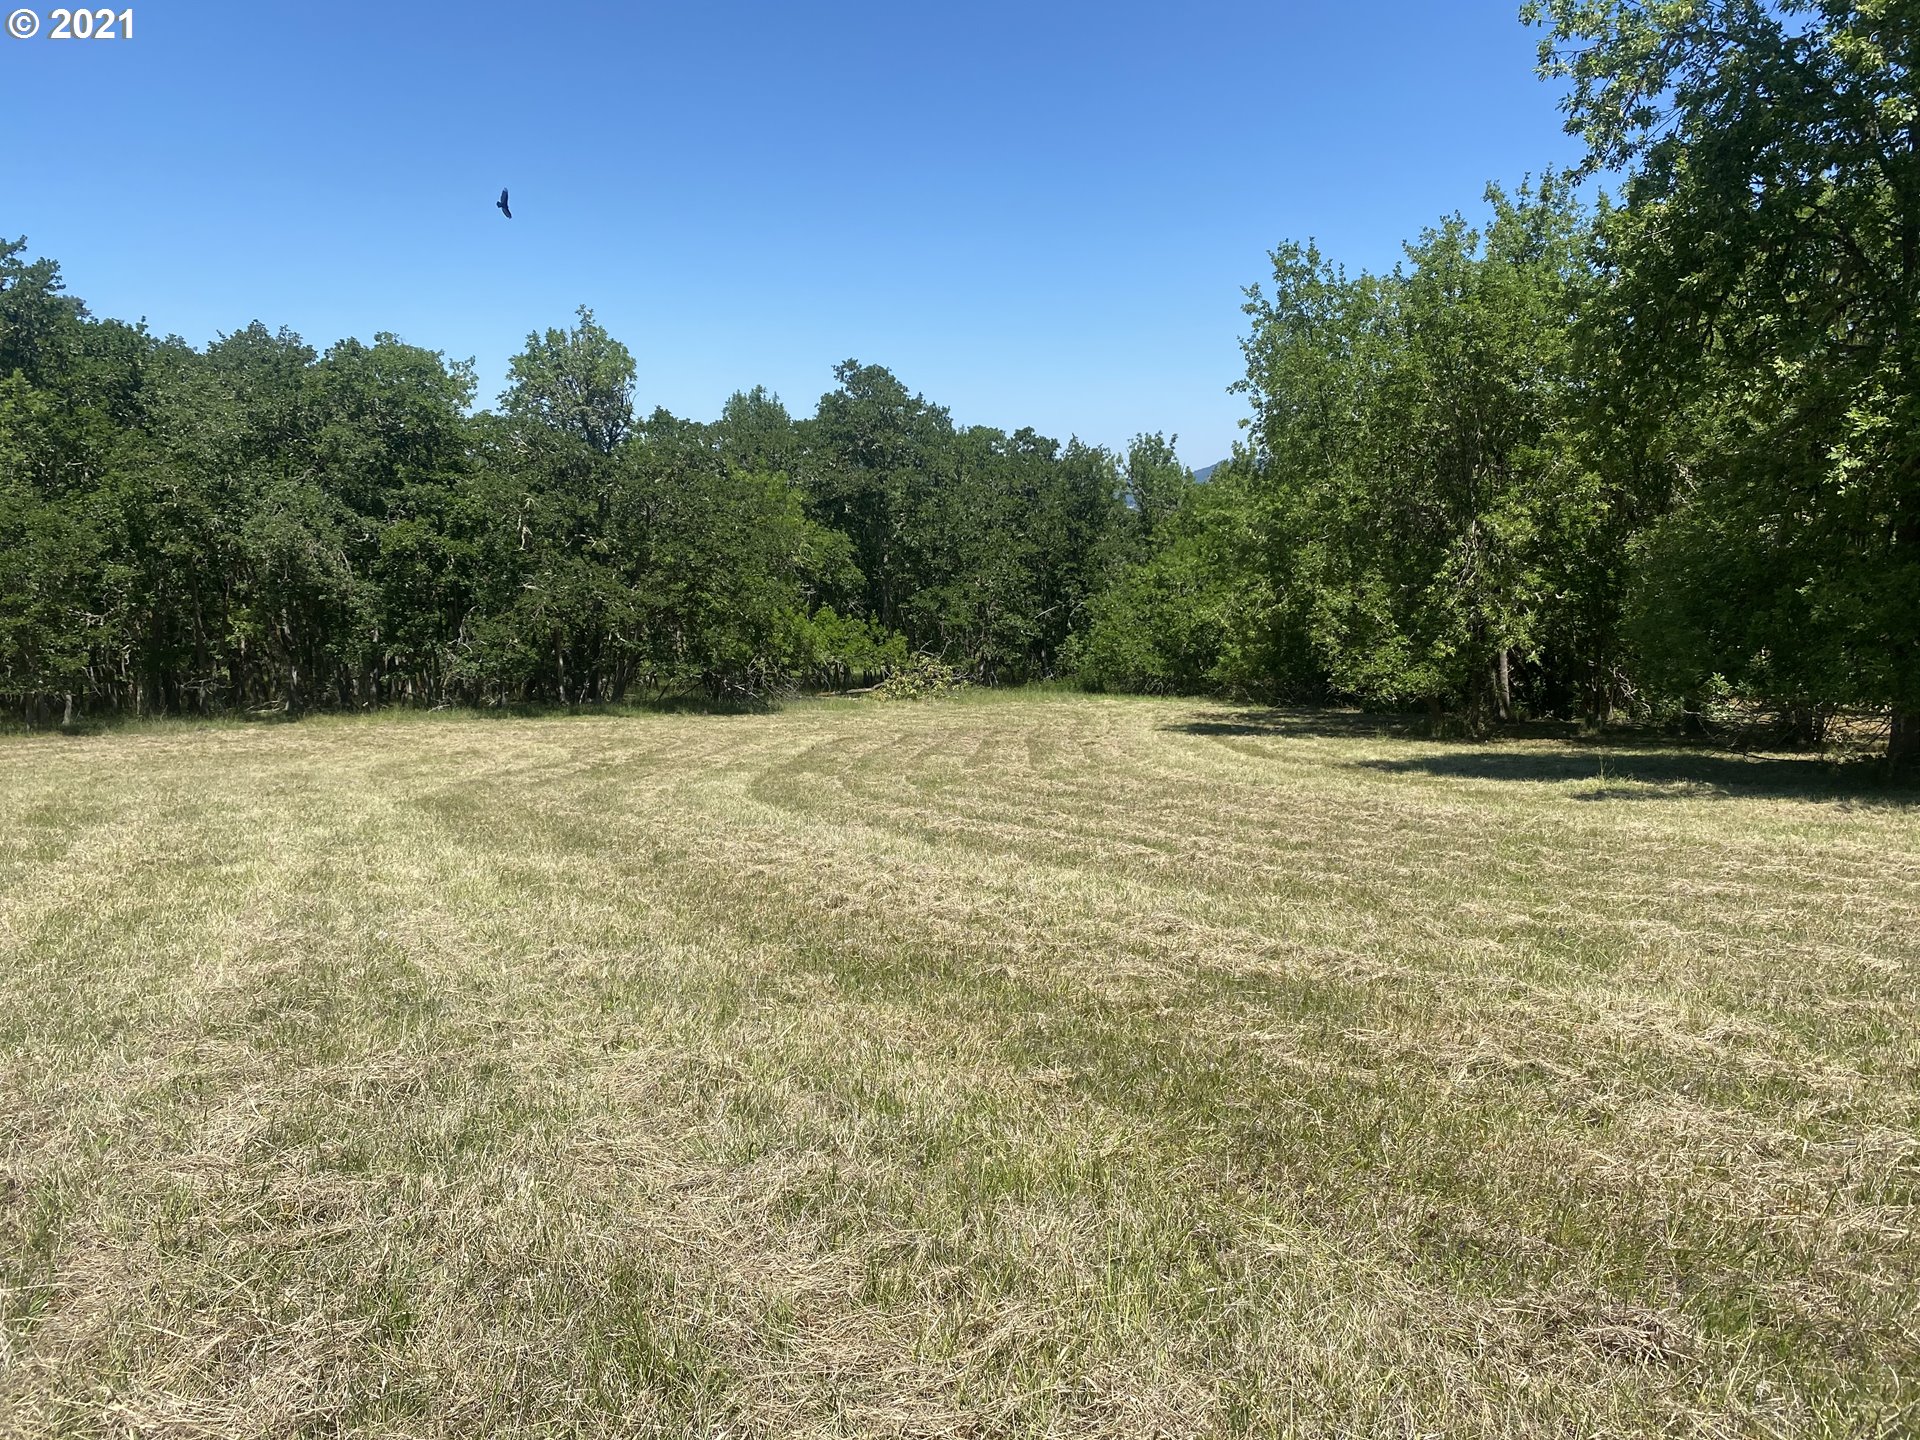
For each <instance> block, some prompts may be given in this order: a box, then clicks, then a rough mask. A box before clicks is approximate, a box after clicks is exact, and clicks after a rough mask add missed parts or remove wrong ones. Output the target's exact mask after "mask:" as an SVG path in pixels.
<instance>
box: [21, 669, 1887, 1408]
mask: <svg viewBox="0 0 1920 1440" xmlns="http://www.w3.org/2000/svg"><path fill="white" fill-rule="evenodd" d="M1916 800H1917V797H1916V794H1915V792H1913V791H1912V790H1906V791H1889V790H1876V789H1874V788H1872V787H1871V786H1870V785H1866V784H1863V783H1861V782H1859V781H1857V780H1853V779H1849V778H1847V777H1846V775H1845V774H1843V773H1837V772H1835V771H1834V770H1833V769H1831V768H1830V767H1828V766H1826V765H1824V764H1823V763H1821V762H1819V761H1817V760H1810V759H1794V758H1787V757H1758V756H1754V757H1748V756H1737V755H1730V754H1723V753H1711V752H1702V751H1692V750H1686V749H1680V748H1662V747H1659V746H1654V745H1630V744H1626V743H1614V744H1609V745H1604V746H1603V745H1597V744H1590V743H1581V742H1576V741H1571V740H1556V739H1533V740H1510V741H1504V742H1500V743H1496V744H1490V745H1484V746H1475V745H1469V744H1466V743H1463V742H1443V741H1425V740H1418V739H1412V738H1407V737H1405V736H1402V735H1398V734H1396V733H1393V732H1392V731H1391V730H1390V729H1389V727H1388V726H1387V725H1386V724H1385V723H1384V722H1377V721H1374V720H1370V719H1366V718H1363V717H1359V716H1356V715H1348V714H1341V713H1337V712H1312V711H1298V712H1295V711H1270V710H1269V711H1262V710H1251V709H1238V708H1230V707H1225V706H1221V705H1210V704H1205V703H1200V702H1183V701H1155V700H1135V699H1127V700H1118V699H1097V698H1090V697H1085V696H1077V695H1068V694H1024V695H1023V694H1019V693H1013V694H982V695H976V696H972V697H962V698H961V699H958V700H948V701H935V702H928V703H925V704H919V705H914V704H892V705H889V704H885V703H881V702H877V701H839V702H813V703H802V704H797V705H794V706H792V707H790V708H788V709H786V710H785V711H783V712H781V713H776V714H769V715H742V716H715V715H685V716H680V715H649V714H642V715H628V716H575V717H566V716H556V717H553V718H537V719H529V718H479V717H474V716H459V715H452V714H448V715H425V714H418V713H404V714H388V715H379V716H372V717H365V718H337V719H326V718H323V719H315V720H309V721H303V722H300V723H294V724H226V725H211V726H197V727H196V726H188V725H152V726H133V727H129V728H125V729H120V730H110V731H108V732H106V733H102V734H97V735H89V736H81V737H60V736H14V737H9V738H5V739H0V1435H3V1436H6V1437H9V1440H15V1437H43V1436H44V1437H52V1436H69V1435H80V1436H105V1435H115V1436H120V1435H156V1436H158V1435H164V1436H286V1435H367V1436H429V1435H462V1436H477V1435H527V1436H532V1435H540V1436H562V1435H592V1436H612V1435H660V1436H682V1435H685V1436H721V1435H726V1436H733V1437H739V1436H766V1437H774V1436H787V1435H796V1436H874V1437H879V1436H935V1435H942V1436H944V1435H958V1436H978V1437H989V1436H996V1437H997V1436H1063V1437H1064V1436H1094V1435H1100V1436H1129V1437H1133V1436H1189V1435H1192V1436H1201V1435H1208V1436H1211V1435H1232V1436H1240V1435H1246V1436H1256V1435H1288V1436H1303V1437H1305V1436H1328V1437H1331V1436H1368V1437H1370V1436H1381V1437H1386V1436H1394V1437H1412V1436H1419V1435H1444V1436H1447V1437H1450V1440H1452V1437H1463V1436H1541V1437H1547V1436H1554V1437H1560V1436H1631V1435H1647V1434H1654V1433H1665V1434H1681V1435H1701V1436H1722V1435H1725V1436H1734V1435H1743V1436H1744V1435H1755V1436H1765V1435H1779V1436H1788V1435H1791V1436H1801V1435H1819V1436H1834V1437H1839V1436H1861V1435H1876V1434H1883V1435H1890V1436H1891V1435H1899V1434H1908V1433H1914V1432H1915V1431H1916V1429H1917V1428H1920V1318H1917V1312H1920V1236H1917V1235H1916V1233H1915V1227H1916V1204H1917V1203H1920V803H1916Z"/></svg>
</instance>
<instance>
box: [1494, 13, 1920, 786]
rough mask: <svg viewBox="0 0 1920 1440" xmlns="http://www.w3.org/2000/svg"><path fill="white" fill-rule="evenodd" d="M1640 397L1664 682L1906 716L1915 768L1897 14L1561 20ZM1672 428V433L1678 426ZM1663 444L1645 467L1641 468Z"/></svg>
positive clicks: (1614, 301)
mask: <svg viewBox="0 0 1920 1440" xmlns="http://www.w3.org/2000/svg"><path fill="white" fill-rule="evenodd" d="M1528 15H1529V17H1530V18H1531V19H1534V20H1536V21H1538V22H1540V23H1542V24H1544V25H1545V26H1546V27H1547V38H1546V39H1545V41H1544V42H1543V45H1542V65H1543V69H1544V70H1545V72H1546V73H1547V74H1549V75H1551V76H1554V77H1558V78H1560V79H1563V80H1564V81H1566V82H1567V83H1568V84H1569V94H1568V101H1567V110H1568V120H1569V129H1570V130H1572V131H1574V132H1575V133H1577V134H1579V135H1580V136H1582V137H1583V138H1584V139H1585V140H1586V142H1587V144H1588V146H1589V155H1590V161H1589V163H1590V165H1591V167H1593V168H1595V169H1601V168H1609V169H1615V170H1627V171H1629V172H1630V174H1629V178H1628V180H1627V183H1626V189H1625V195H1624V202H1625V203H1624V204H1623V205H1622V206H1621V207H1620V208H1619V209H1618V210H1617V211H1615V212H1614V213H1613V214H1612V215H1610V216H1609V219H1608V224H1607V226H1606V229H1605V237H1606V244H1605V247H1604V250H1603V252H1602V253H1603V267H1604V274H1605V276H1606V278H1607V281H1608V283H1609V287H1610V290H1611V292H1612V293H1611V294H1610V295H1609V296H1608V297H1607V299H1606V301H1605V302H1604V303H1605V304H1606V305H1607V307H1608V309H1609V310H1610V312H1611V313H1612V314H1614V315H1616V316H1619V317H1622V318H1623V319H1626V320H1628V321H1629V322H1630V323H1624V324H1620V325H1618V326H1616V327H1615V329H1614V331H1613V336H1614V340H1615V342H1616V344H1617V345H1618V347H1619V348H1620V350H1621V351H1622V352H1623V358H1622V360H1621V362H1620V363H1619V364H1618V366H1617V368H1616V372H1615V373H1616V374H1618V375H1623V376H1631V377H1633V384H1634V386H1635V390H1634V394H1633V397H1632V401H1631V403H1624V404H1622V405H1620V406H1619V407H1618V413H1617V415H1616V421H1617V423H1616V425H1615V427H1614V429H1613V434H1612V436H1611V443H1612V444H1613V445H1614V446H1615V447H1618V448H1621V449H1625V450H1628V451H1637V452H1639V453H1642V454H1644V453H1646V451H1647V450H1648V449H1649V448H1652V450H1653V452H1654V454H1655V455H1656V456H1657V457H1658V459H1659V460H1660V461H1661V462H1662V463H1663V464H1664V466H1665V468H1666V471H1667V477H1666V478H1667V483H1668V485H1669V487H1670V493H1671V502H1670V505H1668V506H1667V507H1666V508H1665V511H1664V513H1663V514H1662V515H1661V516H1660V517H1659V518H1658V519H1657V520H1656V521H1655V522H1654V523H1653V524H1652V525H1651V527H1650V528H1649V530H1648V531H1647V533H1646V534H1645V535H1644V536H1642V537H1641V538H1640V539H1639V541H1638V542H1637V544H1636V551H1637V554H1638V557H1639V560H1640V562H1641V563H1640V566H1639V578H1640V585H1639V590H1638V600H1637V603H1636V611H1637V615H1638V620H1639V624H1638V627H1637V628H1638V632H1639V634H1640V636H1641V638H1642V643H1643V645H1644V646H1645V648H1646V649H1647V650H1648V652H1649V655H1650V657H1651V658H1652V659H1653V660H1654V661H1655V663H1656V665H1657V666H1658V668H1659V670H1660V671H1661V672H1663V678H1665V679H1666V680H1667V682H1668V683H1669V684H1672V685H1676V686H1680V687H1683V688H1684V687H1692V686H1697V685H1699V684H1701V683H1703V682H1705V681H1706V680H1708V679H1709V678H1710V677H1715V676H1717V677H1720V678H1722V679H1724V680H1725V681H1726V682H1728V683H1731V684H1732V685H1734V686H1735V687H1737V688H1741V689H1745V690H1749V691H1755V692H1760V693H1763V694H1767V695H1770V696H1772V697H1774V698H1776V699H1777V700H1779V701H1781V702H1782V703H1783V704H1785V705H1787V706H1789V707H1791V708H1796V709H1798V710H1800V711H1801V712H1802V713H1803V714H1804V713H1814V712H1817V711H1818V710H1819V709H1820V708H1822V707H1830V706H1832V705H1834V704H1840V703H1857V704H1869V705H1878V706H1886V707H1890V709H1891V713H1892V715H1893V729H1892V750H1893V752H1894V754H1895V755H1896V757H1897V758H1903V759H1904V758H1911V757H1912V756H1914V755H1915V754H1917V753H1920V79H1916V72H1915V61H1916V58H1920V25H1916V23H1915V15H1914V12H1913V7H1912V6H1911V5H1910V4H1907V3H1904V0H1899V3H1888V0H1772V3H1762V0H1690V3H1685V4H1670V3H1661V4H1654V3H1647V0H1629V3H1621V0H1547V3H1536V4H1532V5H1530V6H1529V7H1528ZM1669 417H1677V418H1669ZM1650 441H1651V445H1650Z"/></svg>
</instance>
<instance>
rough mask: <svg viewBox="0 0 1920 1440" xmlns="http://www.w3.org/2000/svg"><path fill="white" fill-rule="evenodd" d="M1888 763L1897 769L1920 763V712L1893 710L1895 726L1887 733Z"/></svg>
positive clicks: (1901, 708) (1899, 708)
mask: <svg viewBox="0 0 1920 1440" xmlns="http://www.w3.org/2000/svg"><path fill="white" fill-rule="evenodd" d="M1887 761H1888V763H1889V764H1891V765H1892V766H1893V767H1894V768H1895V769H1899V768H1901V767H1904V766H1910V765H1914V764H1916V763H1920V710H1908V709H1906V708H1904V707H1903V706H1899V705H1896V706H1894V708H1893V725H1892V727H1891V728H1890V729H1889V730H1888V732H1887Z"/></svg>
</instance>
